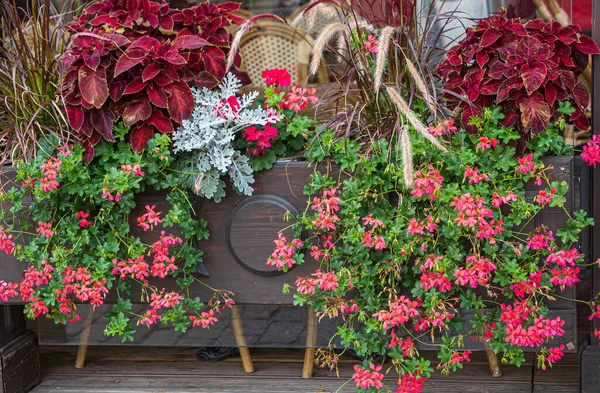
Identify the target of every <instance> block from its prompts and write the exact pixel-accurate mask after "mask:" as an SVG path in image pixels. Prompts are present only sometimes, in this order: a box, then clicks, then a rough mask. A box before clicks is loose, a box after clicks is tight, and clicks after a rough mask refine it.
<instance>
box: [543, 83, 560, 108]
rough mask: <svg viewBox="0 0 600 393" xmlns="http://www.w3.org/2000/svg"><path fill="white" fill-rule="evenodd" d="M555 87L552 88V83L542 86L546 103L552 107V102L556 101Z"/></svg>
mask: <svg viewBox="0 0 600 393" xmlns="http://www.w3.org/2000/svg"><path fill="white" fill-rule="evenodd" d="M556 94H557V93H556V87H554V84H553V83H546V85H545V86H544V96H545V97H546V101H547V102H548V104H550V105H554V101H556Z"/></svg>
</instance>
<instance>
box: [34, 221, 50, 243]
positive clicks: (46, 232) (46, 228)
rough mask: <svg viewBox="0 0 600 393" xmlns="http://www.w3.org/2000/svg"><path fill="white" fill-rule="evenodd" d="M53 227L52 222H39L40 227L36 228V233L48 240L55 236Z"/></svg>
mask: <svg viewBox="0 0 600 393" xmlns="http://www.w3.org/2000/svg"><path fill="white" fill-rule="evenodd" d="M51 226H52V222H42V221H38V227H37V228H36V230H35V231H36V232H37V233H39V234H40V235H42V236H44V237H47V238H48V239H49V238H51V237H52V235H54V232H53V231H52V230H51V229H50V227H51Z"/></svg>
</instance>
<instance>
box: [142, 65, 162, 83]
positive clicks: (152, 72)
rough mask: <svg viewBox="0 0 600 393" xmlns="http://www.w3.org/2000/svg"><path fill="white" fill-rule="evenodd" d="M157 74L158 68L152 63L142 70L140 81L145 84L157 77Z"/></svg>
mask: <svg viewBox="0 0 600 393" xmlns="http://www.w3.org/2000/svg"><path fill="white" fill-rule="evenodd" d="M159 72H160V66H159V65H158V64H156V63H152V64H150V65H148V66H147V67H146V68H144V71H143V72H142V80H143V81H144V82H146V81H148V80H150V79H152V78H154V77H155V76H156V75H158V73H159Z"/></svg>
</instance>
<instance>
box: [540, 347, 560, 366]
mask: <svg viewBox="0 0 600 393" xmlns="http://www.w3.org/2000/svg"><path fill="white" fill-rule="evenodd" d="M564 350H565V346H564V345H563V344H560V345H559V346H558V347H554V348H550V349H549V350H548V357H545V356H539V360H540V363H542V366H541V368H542V370H546V361H547V362H548V364H550V365H552V364H554V363H556V362H558V361H559V360H560V359H562V358H563V356H565V352H564Z"/></svg>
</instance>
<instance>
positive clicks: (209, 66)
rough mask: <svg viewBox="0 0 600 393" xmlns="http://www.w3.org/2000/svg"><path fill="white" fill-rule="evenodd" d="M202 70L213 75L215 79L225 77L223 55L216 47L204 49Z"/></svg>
mask: <svg viewBox="0 0 600 393" xmlns="http://www.w3.org/2000/svg"><path fill="white" fill-rule="evenodd" d="M202 59H203V60H204V69H205V70H206V71H208V72H210V73H211V74H213V75H214V76H215V77H216V78H217V79H222V78H223V77H224V76H225V54H224V53H223V51H222V50H221V49H219V48H216V47H209V48H205V49H204V52H202Z"/></svg>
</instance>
